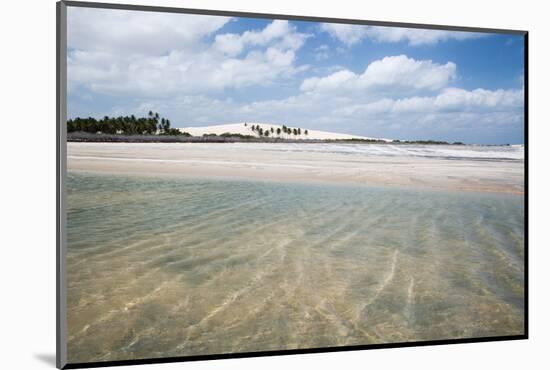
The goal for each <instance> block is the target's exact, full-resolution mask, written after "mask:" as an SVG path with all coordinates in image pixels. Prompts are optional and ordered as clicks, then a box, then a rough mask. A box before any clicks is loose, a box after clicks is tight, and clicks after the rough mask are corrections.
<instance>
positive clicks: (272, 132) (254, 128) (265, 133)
mask: <svg viewBox="0 0 550 370" xmlns="http://www.w3.org/2000/svg"><path fill="white" fill-rule="evenodd" d="M244 125H245V126H248V124H246V123H245V124H244ZM250 129H251V130H252V131H253V132H255V133H257V134H258V135H259V136H260V137H261V136H266V137H267V136H269V135H271V136H274V135H275V134H277V136H281V133H284V134H287V135H294V136H299V135H302V129H301V128H290V127H287V126H286V125H283V127H282V128H281V127H277V128H276V129H274V128H273V127H270V128H269V129H265V130H264V129H263V128H262V127H261V126H260V125H252V126H250ZM303 133H304V135H308V134H309V132H308V130H304V131H303Z"/></svg>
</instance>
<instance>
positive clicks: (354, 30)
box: [320, 23, 368, 46]
mask: <svg viewBox="0 0 550 370" xmlns="http://www.w3.org/2000/svg"><path fill="white" fill-rule="evenodd" d="M320 27H321V30H322V31H325V32H328V33H329V34H330V35H331V36H332V37H334V38H336V39H338V40H339V41H341V42H343V43H344V44H346V45H348V46H351V45H353V44H356V43H358V42H359V41H361V40H362V39H363V38H364V37H365V36H366V35H367V31H368V26H359V25H353V24H341V23H322V24H321V26H320Z"/></svg>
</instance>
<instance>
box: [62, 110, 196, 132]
mask: <svg viewBox="0 0 550 370" xmlns="http://www.w3.org/2000/svg"><path fill="white" fill-rule="evenodd" d="M67 132H68V133H71V132H88V133H92V134H122V135H170V136H191V135H190V134H189V133H187V132H181V131H180V130H178V129H177V128H171V127H170V120H169V119H167V118H164V117H162V118H161V117H160V116H159V114H158V113H153V112H152V111H149V114H148V116H147V117H140V118H136V116H134V115H133V114H132V115H131V116H119V117H109V116H105V117H103V118H102V119H99V120H98V119H96V118H94V117H88V118H80V117H77V118H75V119H70V120H68V121H67Z"/></svg>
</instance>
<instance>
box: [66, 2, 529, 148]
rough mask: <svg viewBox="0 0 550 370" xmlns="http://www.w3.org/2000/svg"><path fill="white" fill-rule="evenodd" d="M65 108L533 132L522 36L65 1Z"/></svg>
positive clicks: (200, 121) (443, 135) (322, 125)
mask: <svg viewBox="0 0 550 370" xmlns="http://www.w3.org/2000/svg"><path fill="white" fill-rule="evenodd" d="M67 19H68V27H67V30H68V31H67V36H68V40H67V45H68V53H67V58H68V59H67V66H68V68H67V84H68V86H67V87H68V96H67V100H68V116H69V118H75V117H89V116H92V117H97V118H100V117H103V116H105V115H108V116H119V115H131V114H134V115H136V116H145V115H146V114H147V112H149V110H152V111H155V112H159V114H160V115H161V116H163V117H166V118H169V119H170V121H171V122H172V126H173V127H189V126H209V125H215V124H226V123H235V122H266V123H273V124H285V125H287V126H292V127H301V128H307V129H312V130H324V131H332V132H340V133H349V134H356V135H362V136H369V137H382V138H391V139H400V140H420V139H432V140H445V141H450V142H454V141H461V142H465V143H479V144H504V143H510V144H522V143H523V142H524V129H523V123H524V115H523V107H524V87H523V85H524V84H523V76H524V64H523V63H524V48H523V37H522V36H520V35H509V34H487V33H473V32H459V31H444V30H425V29H407V28H399V27H379V26H376V27H375V26H364V25H349V24H335V23H319V22H305V21H286V20H272V19H253V18H242V17H235V18H231V17H220V16H206V15H190V14H171V13H157V12H143V11H126V10H111V9H91V8H80V7H69V8H68V18H67Z"/></svg>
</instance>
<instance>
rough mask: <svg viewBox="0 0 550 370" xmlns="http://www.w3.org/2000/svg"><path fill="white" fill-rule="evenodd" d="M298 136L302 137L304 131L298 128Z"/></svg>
mask: <svg viewBox="0 0 550 370" xmlns="http://www.w3.org/2000/svg"><path fill="white" fill-rule="evenodd" d="M298 135H302V129H301V128H299V127H298Z"/></svg>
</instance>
